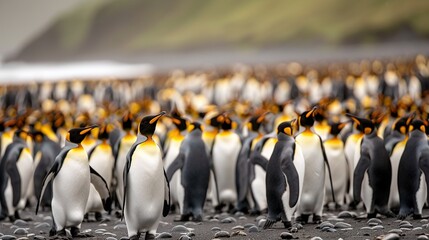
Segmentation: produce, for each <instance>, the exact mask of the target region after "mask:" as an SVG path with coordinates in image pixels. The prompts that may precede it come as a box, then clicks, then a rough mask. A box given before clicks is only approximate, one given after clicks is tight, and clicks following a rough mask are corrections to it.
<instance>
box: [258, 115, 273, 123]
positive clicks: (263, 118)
mask: <svg viewBox="0 0 429 240" xmlns="http://www.w3.org/2000/svg"><path fill="white" fill-rule="evenodd" d="M268 113H270V112H264V113H263V114H262V115H261V116H259V117H258V119H256V122H257V123H262V122H263V121H264V120H265V117H266V116H267V114H268Z"/></svg>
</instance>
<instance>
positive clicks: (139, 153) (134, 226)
mask: <svg viewBox="0 0 429 240" xmlns="http://www.w3.org/2000/svg"><path fill="white" fill-rule="evenodd" d="M161 156H162V155H161V151H160V150H159V148H158V146H156V145H154V144H152V145H151V146H143V145H139V146H138V147H137V149H136V150H135V151H134V155H133V157H132V162H131V167H130V169H129V172H128V178H127V179H128V180H127V181H128V183H127V184H128V185H127V186H128V187H127V198H126V204H125V209H124V210H125V211H124V214H125V216H124V217H125V221H126V222H127V228H128V232H129V235H130V236H131V235H133V234H134V233H136V232H137V231H150V230H154V229H155V230H156V228H157V227H158V223H159V219H160V217H161V214H162V209H163V206H164V192H165V189H164V181H165V180H164V171H163V163H162V158H161Z"/></svg>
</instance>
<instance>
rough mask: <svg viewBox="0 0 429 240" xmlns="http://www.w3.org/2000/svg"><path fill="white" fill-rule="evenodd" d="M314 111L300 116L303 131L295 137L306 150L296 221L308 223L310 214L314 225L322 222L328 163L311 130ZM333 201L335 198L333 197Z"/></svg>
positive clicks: (320, 141)
mask: <svg viewBox="0 0 429 240" xmlns="http://www.w3.org/2000/svg"><path fill="white" fill-rule="evenodd" d="M316 109H317V107H314V108H313V109H311V110H309V111H305V112H303V113H302V114H301V115H300V117H299V124H300V125H301V126H302V127H304V128H305V129H304V131H303V132H301V133H300V134H298V135H297V136H296V137H295V139H296V142H297V143H298V144H299V145H300V146H305V148H306V149H307V150H306V151H303V155H304V159H305V174H304V182H303V188H302V195H301V200H300V203H299V205H298V208H297V211H296V214H297V218H296V221H297V222H302V223H307V222H308V217H309V216H310V214H313V222H314V223H320V222H321V221H322V213H323V203H324V198H325V191H324V190H323V189H325V164H326V166H327V167H328V170H329V162H328V159H327V158H326V153H325V149H324V147H323V143H322V139H321V138H320V136H319V135H317V134H316V133H314V132H313V130H312V129H311V127H312V126H313V124H314V119H313V113H314V111H315V110H316ZM331 184H332V181H331ZM331 189H333V188H331ZM333 199H335V198H334V197H333Z"/></svg>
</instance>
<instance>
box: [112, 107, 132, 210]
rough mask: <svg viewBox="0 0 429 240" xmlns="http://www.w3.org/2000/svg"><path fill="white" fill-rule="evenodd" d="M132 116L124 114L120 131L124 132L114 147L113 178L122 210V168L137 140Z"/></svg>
mask: <svg viewBox="0 0 429 240" xmlns="http://www.w3.org/2000/svg"><path fill="white" fill-rule="evenodd" d="M132 126H133V116H132V114H131V113H125V114H124V116H123V117H122V129H123V130H124V131H125V134H123V135H122V136H121V137H119V139H118V141H117V142H116V143H115V145H114V148H113V149H114V151H113V152H114V156H115V168H114V176H115V177H114V178H115V180H116V189H115V193H116V197H117V201H118V203H119V206H120V207H121V208H123V203H122V200H123V199H124V177H123V176H124V167H125V163H126V162H127V160H126V159H127V158H126V157H127V154H128V152H129V151H130V149H131V146H132V145H133V144H134V142H135V141H136V139H137V136H136V135H135V133H134V132H133V130H132Z"/></svg>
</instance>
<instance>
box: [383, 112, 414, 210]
mask: <svg viewBox="0 0 429 240" xmlns="http://www.w3.org/2000/svg"><path fill="white" fill-rule="evenodd" d="M413 118H414V115H410V116H408V117H402V118H400V119H398V121H396V122H395V123H394V124H393V131H392V132H391V133H390V134H389V135H388V136H386V139H385V141H384V144H385V146H386V150H387V152H388V154H389V156H390V163H391V164H392V182H391V184H390V194H389V209H390V210H392V211H393V212H394V213H398V211H399V204H400V199H399V192H398V170H399V162H400V160H401V157H402V154H403V153H404V150H405V145H406V144H407V141H408V128H409V126H410V124H411V120H412V119H413Z"/></svg>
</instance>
